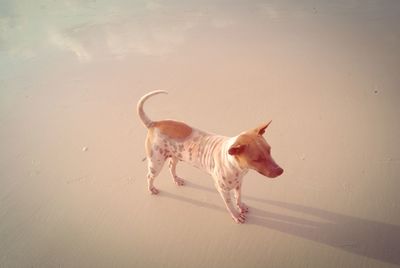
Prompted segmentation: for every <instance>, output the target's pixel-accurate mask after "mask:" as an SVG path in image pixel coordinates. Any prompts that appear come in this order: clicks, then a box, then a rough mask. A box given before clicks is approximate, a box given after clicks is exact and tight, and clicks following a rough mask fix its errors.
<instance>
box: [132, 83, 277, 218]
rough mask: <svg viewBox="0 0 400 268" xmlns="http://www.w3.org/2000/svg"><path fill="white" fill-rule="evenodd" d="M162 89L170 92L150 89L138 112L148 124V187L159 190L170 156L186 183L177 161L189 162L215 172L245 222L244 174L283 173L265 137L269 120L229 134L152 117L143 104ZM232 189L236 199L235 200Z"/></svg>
mask: <svg viewBox="0 0 400 268" xmlns="http://www.w3.org/2000/svg"><path fill="white" fill-rule="evenodd" d="M161 93H167V92H166V91H162V90H158V91H153V92H150V93H148V94H146V95H144V96H143V97H142V98H141V99H140V100H139V102H138V105H137V112H138V115H139V117H140V119H141V121H142V122H143V124H144V125H145V126H146V127H147V128H148V133H147V137H146V142H145V147H146V155H147V165H148V172H147V180H148V190H149V191H150V193H152V194H158V193H159V190H158V189H157V188H156V187H155V186H154V179H155V178H156V177H157V175H158V174H159V173H160V171H161V169H162V167H163V165H164V163H165V161H166V160H168V159H169V164H168V166H169V170H170V173H171V175H172V178H173V181H174V182H175V183H176V184H177V185H179V186H181V185H184V180H183V179H182V178H180V177H179V176H177V174H176V165H177V163H178V161H185V162H188V163H189V164H191V165H193V166H195V167H197V168H199V169H201V170H203V171H205V172H207V173H209V174H211V176H212V177H213V179H214V184H215V187H216V188H217V190H218V192H219V193H220V195H221V197H222V199H223V200H224V202H225V205H226V207H227V209H228V211H229V213H230V215H231V216H232V218H233V219H234V220H235V221H236V222H237V223H243V222H244V221H245V219H246V217H245V214H244V213H246V212H248V207H247V206H246V205H245V204H244V203H243V202H242V201H241V189H242V186H241V185H242V178H243V176H244V175H245V174H246V173H247V171H248V170H249V169H254V170H256V171H258V172H259V173H260V174H262V175H264V176H267V177H271V178H274V177H277V176H279V175H281V174H282V173H283V169H282V168H280V167H279V166H278V165H277V164H276V163H275V161H274V160H273V158H272V157H271V153H270V152H271V147H270V146H269V145H268V143H267V142H266V141H265V139H264V138H263V137H262V134H264V132H265V129H266V128H267V127H268V125H269V123H268V124H264V125H262V126H260V127H258V128H256V129H251V130H249V131H245V132H243V133H241V134H240V135H238V136H236V137H225V136H219V135H215V134H211V133H208V132H205V131H201V130H199V129H196V128H193V127H190V126H188V125H187V124H185V123H183V122H178V121H174V120H161V121H152V120H150V119H149V118H148V117H147V115H146V114H145V112H144V110H143V104H144V102H145V101H146V100H147V99H148V98H149V97H151V96H153V95H156V94H161ZM232 192H233V194H234V197H235V198H234V201H235V202H232V198H231V193H232Z"/></svg>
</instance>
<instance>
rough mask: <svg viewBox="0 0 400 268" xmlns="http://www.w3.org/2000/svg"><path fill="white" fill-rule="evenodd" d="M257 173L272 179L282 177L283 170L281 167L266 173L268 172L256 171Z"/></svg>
mask: <svg viewBox="0 0 400 268" xmlns="http://www.w3.org/2000/svg"><path fill="white" fill-rule="evenodd" d="M258 173H260V174H261V175H263V176H265V177H268V178H270V179H274V178H276V177H279V176H280V175H282V173H283V169H282V168H281V167H277V168H275V169H273V170H272V171H268V172H262V171H258Z"/></svg>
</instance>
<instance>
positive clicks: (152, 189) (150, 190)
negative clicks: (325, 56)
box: [149, 186, 160, 194]
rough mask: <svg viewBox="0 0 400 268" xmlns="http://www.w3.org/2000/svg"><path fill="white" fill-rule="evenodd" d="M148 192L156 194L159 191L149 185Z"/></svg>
mask: <svg viewBox="0 0 400 268" xmlns="http://www.w3.org/2000/svg"><path fill="white" fill-rule="evenodd" d="M149 192H150V193H151V194H158V193H159V192H160V191H159V190H158V189H157V188H156V187H154V186H153V187H151V188H150V189H149Z"/></svg>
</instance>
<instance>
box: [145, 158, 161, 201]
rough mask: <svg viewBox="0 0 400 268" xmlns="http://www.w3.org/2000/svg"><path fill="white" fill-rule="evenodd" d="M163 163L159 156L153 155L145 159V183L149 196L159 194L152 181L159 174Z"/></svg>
mask: <svg viewBox="0 0 400 268" xmlns="http://www.w3.org/2000/svg"><path fill="white" fill-rule="evenodd" d="M164 162H165V159H164V158H163V156H162V155H159V154H154V155H152V156H151V157H147V183H148V189H149V191H150V193H151V194H158V193H159V190H158V189H157V188H156V187H154V179H155V178H156V177H157V175H158V174H160V171H161V169H162V167H163V165H164Z"/></svg>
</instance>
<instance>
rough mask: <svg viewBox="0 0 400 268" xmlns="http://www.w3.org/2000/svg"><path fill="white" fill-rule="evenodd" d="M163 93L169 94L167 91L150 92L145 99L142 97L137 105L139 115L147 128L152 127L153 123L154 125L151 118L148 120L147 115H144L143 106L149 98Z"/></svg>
mask: <svg viewBox="0 0 400 268" xmlns="http://www.w3.org/2000/svg"><path fill="white" fill-rule="evenodd" d="M161 93H164V94H168V92H167V91H165V90H155V91H152V92H149V93H147V94H146V95H144V96H143V97H141V98H140V100H139V101H138V103H137V113H138V115H139V117H140V119H141V120H142V122H143V124H144V125H145V126H146V127H147V128H149V127H150V125H151V123H152V122H153V121H151V120H150V118H148V117H147V115H146V114H145V113H144V111H143V104H144V102H145V101H146V100H147V99H148V98H150V97H151V96H153V95H157V94H161Z"/></svg>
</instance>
